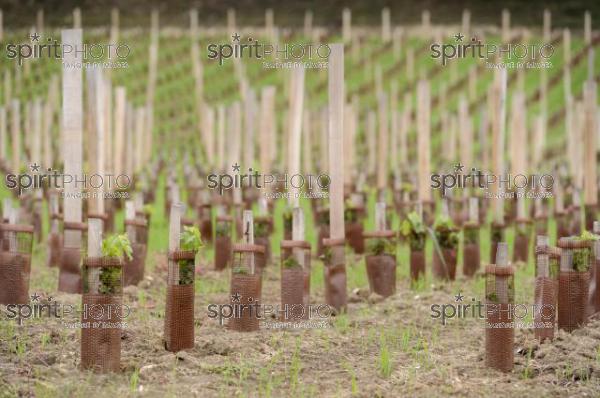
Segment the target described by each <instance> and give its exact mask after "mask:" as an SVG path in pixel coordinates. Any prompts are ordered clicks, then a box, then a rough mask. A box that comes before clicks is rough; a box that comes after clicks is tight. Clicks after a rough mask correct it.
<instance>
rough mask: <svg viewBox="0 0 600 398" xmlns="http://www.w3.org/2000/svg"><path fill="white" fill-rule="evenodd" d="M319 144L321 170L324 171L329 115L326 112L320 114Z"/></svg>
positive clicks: (326, 157) (326, 158) (327, 146)
mask: <svg viewBox="0 0 600 398" xmlns="http://www.w3.org/2000/svg"><path fill="white" fill-rule="evenodd" d="M319 136H320V137H321V142H320V144H319V155H320V158H321V163H320V164H321V170H325V169H326V167H327V166H326V165H328V164H329V114H328V111H327V110H325V109H324V110H323V111H322V112H321V134H319Z"/></svg>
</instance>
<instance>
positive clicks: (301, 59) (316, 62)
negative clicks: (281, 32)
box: [206, 33, 331, 68]
mask: <svg viewBox="0 0 600 398" xmlns="http://www.w3.org/2000/svg"><path fill="white" fill-rule="evenodd" d="M206 50H207V57H208V59H210V60H218V61H219V65H223V64H224V62H225V61H226V60H228V59H232V58H233V59H254V60H262V61H263V67H265V68H291V67H304V68H326V67H327V65H328V59H329V54H331V48H330V47H329V45H327V44H324V43H318V44H312V43H281V44H271V43H262V42H261V41H260V40H258V39H253V38H252V37H247V38H242V37H241V36H240V35H239V34H238V33H234V34H233V35H232V36H231V43H225V44H223V43H209V44H208V46H207V47H206Z"/></svg>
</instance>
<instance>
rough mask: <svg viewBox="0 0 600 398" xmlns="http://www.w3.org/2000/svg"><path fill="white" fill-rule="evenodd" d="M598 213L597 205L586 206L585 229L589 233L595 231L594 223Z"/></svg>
mask: <svg viewBox="0 0 600 398" xmlns="http://www.w3.org/2000/svg"><path fill="white" fill-rule="evenodd" d="M597 213H598V206H597V205H585V229H586V230H587V231H592V230H593V229H594V221H596V214H597Z"/></svg>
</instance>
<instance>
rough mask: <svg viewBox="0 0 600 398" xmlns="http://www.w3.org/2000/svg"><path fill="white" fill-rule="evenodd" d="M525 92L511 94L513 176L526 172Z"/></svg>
mask: <svg viewBox="0 0 600 398" xmlns="http://www.w3.org/2000/svg"><path fill="white" fill-rule="evenodd" d="M525 114H526V113H525V93H523V92H520V91H517V92H515V93H514V94H513V99H512V112H511V123H512V126H511V129H510V130H511V135H510V153H511V156H512V167H511V169H512V174H513V176H516V175H519V174H522V175H526V174H527V125H526V123H527V122H526V120H525Z"/></svg>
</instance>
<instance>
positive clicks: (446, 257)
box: [432, 249, 456, 281]
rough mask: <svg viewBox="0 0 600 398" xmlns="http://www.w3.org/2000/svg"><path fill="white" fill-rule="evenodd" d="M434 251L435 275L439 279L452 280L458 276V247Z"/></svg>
mask: <svg viewBox="0 0 600 398" xmlns="http://www.w3.org/2000/svg"><path fill="white" fill-rule="evenodd" d="M440 251H441V254H442V256H440V253H438V251H437V250H435V251H434V253H433V269H432V270H433V276H434V277H436V278H439V279H445V280H451V281H453V280H454V279H455V278H456V249H440Z"/></svg>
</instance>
